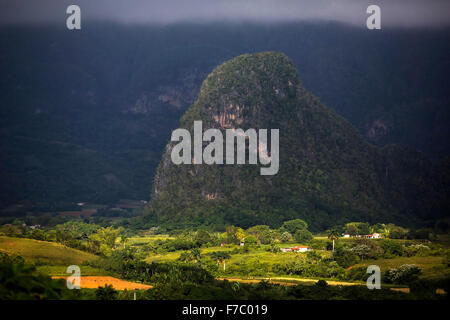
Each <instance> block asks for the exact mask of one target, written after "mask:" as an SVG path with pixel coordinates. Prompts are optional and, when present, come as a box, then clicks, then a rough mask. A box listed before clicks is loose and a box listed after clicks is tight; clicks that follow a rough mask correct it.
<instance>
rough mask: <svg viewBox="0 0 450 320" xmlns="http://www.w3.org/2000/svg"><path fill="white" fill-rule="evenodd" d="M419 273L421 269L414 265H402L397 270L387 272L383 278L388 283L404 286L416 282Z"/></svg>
mask: <svg viewBox="0 0 450 320" xmlns="http://www.w3.org/2000/svg"><path fill="white" fill-rule="evenodd" d="M421 273H422V269H420V268H419V267H418V266H416V265H415V264H404V265H402V266H400V268H398V269H389V270H387V271H386V273H385V275H384V277H385V280H386V282H388V283H399V284H406V283H410V282H412V281H414V280H416V279H417V278H418V276H419V274H421Z"/></svg>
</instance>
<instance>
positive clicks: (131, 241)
mask: <svg viewBox="0 0 450 320" xmlns="http://www.w3.org/2000/svg"><path fill="white" fill-rule="evenodd" d="M173 239H175V238H174V237H170V236H169V235H167V234H157V235H153V236H145V237H130V238H128V239H127V245H129V246H136V245H144V244H147V243H152V242H155V241H156V240H173ZM119 241H120V238H118V239H117V241H116V242H119Z"/></svg>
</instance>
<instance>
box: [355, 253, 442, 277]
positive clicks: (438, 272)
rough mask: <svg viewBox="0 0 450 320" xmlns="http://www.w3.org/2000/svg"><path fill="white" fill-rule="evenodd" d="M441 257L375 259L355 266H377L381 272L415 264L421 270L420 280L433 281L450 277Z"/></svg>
mask: <svg viewBox="0 0 450 320" xmlns="http://www.w3.org/2000/svg"><path fill="white" fill-rule="evenodd" d="M442 260H443V258H442V257H434V256H430V257H397V258H393V259H377V260H367V261H364V262H361V263H359V264H357V265H356V266H364V267H366V266H369V265H377V266H379V267H380V269H381V272H384V271H386V270H388V269H390V268H398V267H400V266H401V265H403V264H415V265H416V266H418V267H420V268H421V269H422V274H421V276H420V277H421V278H426V279H433V278H442V277H443V276H450V268H448V267H446V266H445V265H444V264H443V263H442Z"/></svg>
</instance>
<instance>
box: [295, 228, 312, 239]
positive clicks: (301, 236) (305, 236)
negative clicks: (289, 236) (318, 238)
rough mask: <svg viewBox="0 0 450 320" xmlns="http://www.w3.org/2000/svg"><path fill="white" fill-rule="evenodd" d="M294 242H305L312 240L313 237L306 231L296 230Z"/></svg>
mask: <svg viewBox="0 0 450 320" xmlns="http://www.w3.org/2000/svg"><path fill="white" fill-rule="evenodd" d="M294 238H295V241H297V242H305V241H309V240H312V239H313V235H312V234H311V232H309V231H308V230H297V231H296V232H295V234H294Z"/></svg>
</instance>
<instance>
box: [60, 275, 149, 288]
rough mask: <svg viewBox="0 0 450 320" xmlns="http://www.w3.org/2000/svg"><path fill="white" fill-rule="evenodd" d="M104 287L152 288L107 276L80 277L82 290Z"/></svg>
mask: <svg viewBox="0 0 450 320" xmlns="http://www.w3.org/2000/svg"><path fill="white" fill-rule="evenodd" d="M52 278H53V279H67V277H58V276H53V277H52ZM105 285H112V286H113V288H114V289H116V290H125V289H126V290H148V289H151V288H153V286H150V285H147V284H142V283H135V282H131V281H125V280H121V279H117V278H114V277H108V276H87V277H81V281H80V286H81V288H84V289H97V288H98V287H104V286H105Z"/></svg>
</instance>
